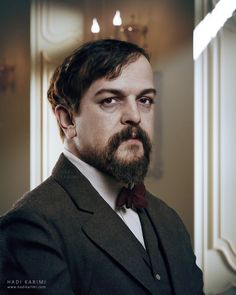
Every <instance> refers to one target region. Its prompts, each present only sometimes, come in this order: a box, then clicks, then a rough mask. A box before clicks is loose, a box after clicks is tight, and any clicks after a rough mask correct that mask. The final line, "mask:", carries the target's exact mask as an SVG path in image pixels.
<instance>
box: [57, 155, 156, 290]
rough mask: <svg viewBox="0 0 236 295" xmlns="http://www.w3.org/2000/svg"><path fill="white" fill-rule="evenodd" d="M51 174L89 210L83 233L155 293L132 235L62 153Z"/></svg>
mask: <svg viewBox="0 0 236 295" xmlns="http://www.w3.org/2000/svg"><path fill="white" fill-rule="evenodd" d="M52 176H53V177H54V178H55V179H56V181H57V182H58V183H60V185H61V186H62V187H63V188H64V189H65V190H66V191H67V192H68V193H69V195H70V196H71V198H72V200H73V202H74V203H75V205H76V206H77V207H78V208H79V209H80V210H83V211H85V212H89V213H92V214H90V216H91V217H90V218H89V220H88V221H87V222H86V223H85V224H84V225H83V227H82V230H83V231H84V233H85V234H86V235H87V236H88V237H89V238H90V239H91V240H93V242H94V243H96V244H97V245H98V246H99V247H100V248H102V249H103V250H104V251H106V252H107V253H108V254H109V255H110V257H111V258H112V259H113V260H115V261H116V262H117V263H118V264H119V265H121V266H122V267H123V268H125V269H126V270H127V271H128V272H129V273H130V274H131V275H132V276H133V277H134V278H135V279H136V280H137V281H138V282H139V283H141V284H142V285H143V286H144V287H145V288H146V289H147V290H148V291H149V292H150V293H151V294H156V289H155V288H156V287H155V281H154V279H153V278H152V276H151V275H150V273H148V272H149V269H148V268H147V265H146V263H145V262H144V259H143V256H142V254H141V252H140V250H139V248H138V247H137V246H136V244H135V242H136V241H135V237H134V236H133V235H132V233H131V232H130V230H129V228H128V227H127V226H126V225H125V224H124V222H123V221H122V220H121V219H120V217H119V216H118V215H117V214H116V213H115V212H114V211H113V210H112V209H111V208H110V206H109V205H108V204H107V203H106V202H105V201H104V200H103V199H102V197H101V196H100V195H99V194H98V192H97V191H96V190H95V189H94V188H93V187H92V185H91V184H90V182H89V181H88V180H87V179H86V178H85V177H84V176H83V175H82V174H81V173H80V172H79V170H78V169H77V168H76V167H75V166H74V165H73V164H72V163H70V161H69V160H67V159H66V158H65V156H64V155H61V156H60V158H59V160H58V163H57V165H56V166H55V168H54V170H53V173H52ZM145 270H147V271H145Z"/></svg>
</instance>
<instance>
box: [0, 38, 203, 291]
mask: <svg viewBox="0 0 236 295" xmlns="http://www.w3.org/2000/svg"><path fill="white" fill-rule="evenodd" d="M155 96H156V90H155V88H154V83H153V73H152V69H151V66H150V63H149V56H148V54H147V53H146V52H145V51H144V50H143V49H142V48H140V47H138V46H136V45H134V44H131V43H128V42H123V41H118V40H110V39H109V40H98V41H95V42H90V43H86V44H84V45H82V46H81V47H80V48H79V49H78V50H76V51H75V52H74V53H73V54H72V55H70V56H69V57H67V58H66V59H65V60H64V62H63V63H62V65H60V66H59V67H58V68H57V69H56V71H55V73H54V75H53V77H52V80H51V83H50V88H49V91H48V99H49V102H50V103H51V106H52V109H53V111H54V113H55V116H56V118H57V122H58V125H59V127H60V134H61V137H62V139H63V141H64V146H65V149H64V152H63V153H62V154H61V156H60V158H59V160H58V162H57V164H56V166H55V168H54V170H53V172H52V175H51V176H50V177H49V178H48V179H47V180H46V181H45V182H43V183H42V184H41V185H39V186H38V187H37V188H35V189H34V190H33V191H31V192H29V193H27V194H26V195H25V196H24V197H23V198H22V199H21V200H20V201H19V202H18V203H17V204H16V205H15V207H14V209H13V210H11V211H10V212H8V213H7V214H6V215H5V216H4V217H3V218H2V222H1V236H2V240H3V243H4V246H2V249H3V252H2V278H1V283H2V289H4V290H5V292H9V293H6V294H14V291H13V289H12V288H11V289H9V285H10V286H11V287H12V285H13V286H14V285H16V283H15V282H16V280H18V285H17V286H19V285H20V286H22V288H24V292H25V293H24V294H28V293H27V292H29V294H31V293H30V292H32V289H30V288H28V289H27V288H26V287H27V286H29V283H28V282H29V280H30V281H33V280H34V281H35V282H36V283H35V284H34V286H36V287H37V288H36V287H35V289H34V292H35V293H36V294H67V295H72V294H92V295H99V294H100V295H106V294H107V295H110V294H113V295H116V294H117V295H124V294H127V295H144V294H152V295H154V294H157V295H158V294H159V295H171V294H175V295H202V294H203V291H202V288H203V282H202V273H201V271H200V270H199V268H198V267H197V266H196V263H195V256H194V253H193V250H192V247H191V243H190V239H189V235H188V233H187V232H186V229H185V227H184V225H183V223H182V221H181V220H180V218H179V217H178V215H177V214H176V213H175V212H174V210H173V209H171V208H169V207H168V206H167V205H166V204H165V203H164V202H163V201H161V200H160V199H158V198H157V197H154V196H153V195H151V194H150V193H149V192H147V191H146V189H145V186H144V184H143V181H144V178H145V176H146V173H147V171H148V165H149V160H150V152H151V145H152V140H153V119H154V103H155ZM3 243H2V244H3ZM41 282H43V283H42V285H43V286H40V284H41ZM39 287H40V288H39ZM16 289H17V288H16ZM11 292H13V293H11ZM35 293H33V294H35Z"/></svg>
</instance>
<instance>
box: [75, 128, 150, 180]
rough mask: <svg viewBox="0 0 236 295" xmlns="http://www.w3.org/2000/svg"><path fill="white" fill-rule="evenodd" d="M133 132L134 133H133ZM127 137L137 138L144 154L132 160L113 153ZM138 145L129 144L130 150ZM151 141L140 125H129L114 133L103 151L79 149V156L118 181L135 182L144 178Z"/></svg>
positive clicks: (148, 160)
mask: <svg viewBox="0 0 236 295" xmlns="http://www.w3.org/2000/svg"><path fill="white" fill-rule="evenodd" d="M134 134H135V135H134ZM128 139H138V140H140V141H141V142H142V144H143V150H144V154H143V156H142V157H139V158H137V159H134V160H133V161H132V162H127V161H125V160H121V159H118V158H117V156H116V155H115V153H116V151H117V149H118V148H119V146H120V144H121V143H122V142H124V141H126V140H128ZM137 148H138V147H137V146H136V145H131V146H130V150H131V151H132V150H133V152H135V150H136V149H137ZM150 153H151V141H150V139H149V137H148V135H147V133H146V132H145V131H144V130H143V129H141V128H140V127H132V126H129V127H127V128H126V129H124V130H122V131H121V132H119V133H116V134H114V135H113V136H112V137H111V138H110V139H109V141H108V144H107V146H106V147H105V149H104V150H103V151H100V150H98V149H96V148H91V149H90V150H88V149H87V150H86V151H83V152H81V151H79V157H80V158H81V159H82V160H83V161H84V162H86V163H88V164H90V165H91V166H93V167H95V168H97V169H99V170H101V171H102V172H104V173H107V174H109V175H111V176H113V177H114V178H115V179H116V180H118V181H119V182H124V183H127V184H137V183H140V182H142V181H143V180H144V177H145V176H146V174H147V171H148V166H149V162H150Z"/></svg>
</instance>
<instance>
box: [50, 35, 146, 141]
mask: <svg viewBox="0 0 236 295" xmlns="http://www.w3.org/2000/svg"><path fill="white" fill-rule="evenodd" d="M141 55H143V56H145V57H146V58H147V59H148V60H149V55H148V53H147V52H146V51H145V50H144V49H143V48H141V47H139V46H137V45H135V44H133V43H129V42H125V41H120V40H114V39H102V40H97V41H92V42H88V43H85V44H84V45H82V46H81V47H79V48H78V49H76V50H75V51H74V52H73V53H72V54H71V55H69V56H68V57H66V58H65V60H64V61H63V63H62V64H61V65H60V66H58V67H57V69H56V70H55V72H54V74H53V76H52V79H51V81H50V86H49V89H48V100H49V102H50V104H51V106H52V109H53V111H54V110H55V108H56V106H57V105H63V106H65V107H66V108H67V109H68V110H69V111H70V112H71V113H77V112H78V111H79V104H80V100H81V98H82V97H83V95H84V94H85V92H86V91H87V90H88V88H89V87H90V86H91V84H92V83H93V82H95V81H96V80H98V79H100V78H106V79H108V80H111V79H113V78H116V77H118V76H119V75H120V73H121V71H122V69H123V68H124V67H125V66H126V65H128V64H130V63H132V62H134V61H136V60H137V59H138V58H139V57H140V56H141ZM60 135H61V137H62V138H64V132H63V130H62V129H60Z"/></svg>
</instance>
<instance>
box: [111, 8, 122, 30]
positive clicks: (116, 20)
mask: <svg viewBox="0 0 236 295" xmlns="http://www.w3.org/2000/svg"><path fill="white" fill-rule="evenodd" d="M113 25H114V26H121V25H122V19H121V16H120V11H119V10H117V11H116V13H115V16H114V18H113Z"/></svg>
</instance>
